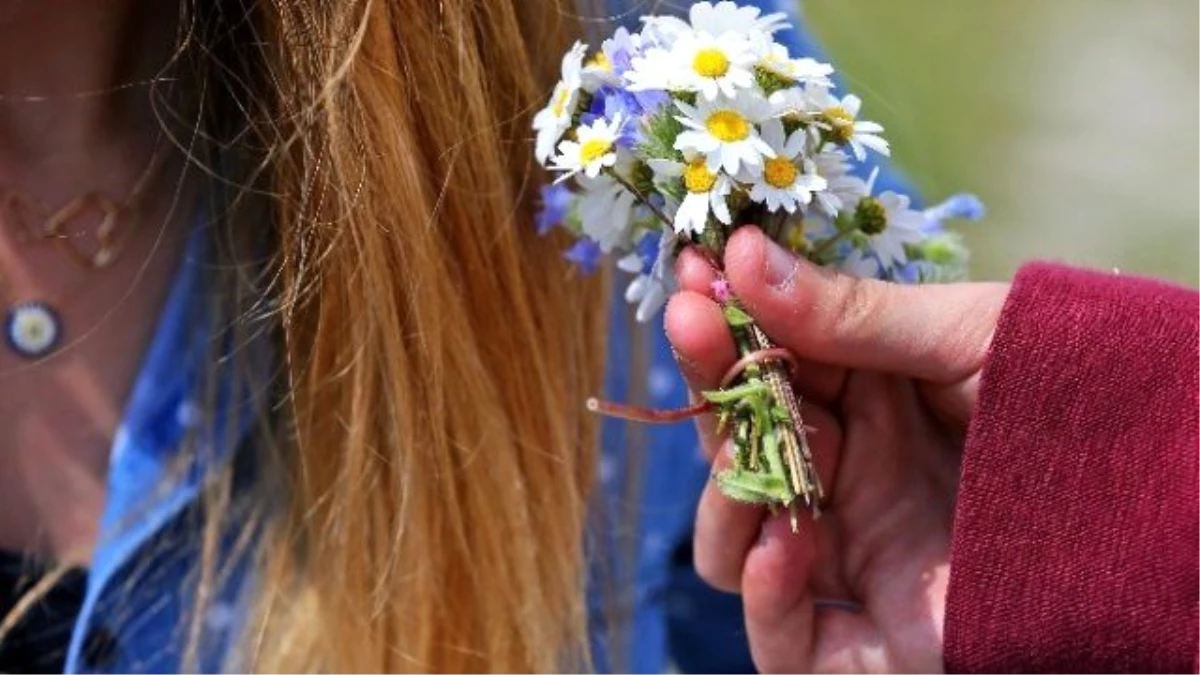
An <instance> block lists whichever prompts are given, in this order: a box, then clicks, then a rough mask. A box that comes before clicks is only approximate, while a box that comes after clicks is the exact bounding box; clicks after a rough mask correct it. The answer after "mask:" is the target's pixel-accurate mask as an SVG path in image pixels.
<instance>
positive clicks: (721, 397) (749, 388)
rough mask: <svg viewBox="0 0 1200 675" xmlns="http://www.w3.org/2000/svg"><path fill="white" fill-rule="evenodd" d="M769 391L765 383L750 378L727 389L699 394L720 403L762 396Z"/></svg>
mask: <svg viewBox="0 0 1200 675" xmlns="http://www.w3.org/2000/svg"><path fill="white" fill-rule="evenodd" d="M769 391H770V389H769V388H768V387H767V384H766V383H765V382H763V381H762V380H752V381H750V382H746V383H745V384H739V385H738V386H736V387H731V388H729V389H716V390H712V391H706V392H702V393H701V394H700V395H701V396H703V397H704V398H706V399H708V400H709V401H712V402H713V403H716V404H718V405H720V404H722V403H736V402H738V401H741V400H742V399H745V398H749V397H752V396H762V395H764V394H766V393H768V392H769Z"/></svg>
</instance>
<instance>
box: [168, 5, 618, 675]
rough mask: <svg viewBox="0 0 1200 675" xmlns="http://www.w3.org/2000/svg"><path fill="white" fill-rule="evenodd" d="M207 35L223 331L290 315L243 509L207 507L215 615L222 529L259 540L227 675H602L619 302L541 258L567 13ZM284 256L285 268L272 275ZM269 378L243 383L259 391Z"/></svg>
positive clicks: (442, 14) (201, 33)
mask: <svg viewBox="0 0 1200 675" xmlns="http://www.w3.org/2000/svg"><path fill="white" fill-rule="evenodd" d="M190 11H191V12H194V15H192V16H190V17H187V19H188V20H187V21H185V22H184V24H185V30H186V31H191V33H192V34H191V35H189V36H188V37H187V40H190V41H191V43H192V44H193V46H194V47H195V48H194V49H191V52H192V57H191V60H190V61H188V60H187V59H185V61H187V62H189V63H190V64H191V65H192V66H194V67H195V68H197V69H198V72H199V73H201V75H200V77H201V79H202V80H203V90H204V91H205V92H206V96H207V98H206V99H205V100H203V101H200V104H201V108H202V110H203V115H204V119H203V123H202V124H201V134H200V136H201V137H202V139H201V140H203V141H207V145H205V148H207V161H208V162H209V163H210V164H211V165H214V166H219V167H220V174H219V175H218V176H217V178H216V179H215V180H216V181H217V182H218V183H219V184H220V185H223V186H224V187H225V190H224V192H226V193H227V196H226V197H223V198H221V199H219V200H218V204H217V210H218V216H219V217H218V222H220V223H221V224H222V227H221V228H219V230H218V234H219V235H220V236H219V237H218V241H219V245H218V249H219V250H220V251H221V255H222V257H223V263H222V264H221V265H218V266H217V270H218V274H219V277H220V279H221V282H220V283H221V284H222V288H224V289H225V293H224V294H223V296H222V301H223V306H222V311H223V312H224V314H225V316H226V317H227V318H228V319H229V322H230V324H231V325H232V327H233V328H234V329H236V331H240V332H242V333H253V332H261V330H262V325H261V322H258V321H254V320H252V319H253V318H254V317H253V316H251V315H250V314H248V309H251V310H252V311H253V312H255V313H256V314H257V315H261V314H263V312H264V309H263V303H262V302H261V298H262V296H263V294H265V295H266V296H267V297H268V298H270V299H271V300H272V302H273V305H271V306H269V307H267V310H266V311H269V312H271V313H272V314H273V316H274V317H275V318H276V319H277V324H276V325H277V330H276V331H275V333H274V335H276V338H277V340H276V345H277V350H278V353H277V356H278V358H279V361H280V369H281V372H280V373H277V374H276V377H277V379H276V381H275V383H276V384H277V385H278V387H277V389H278V390H279V393H278V394H277V395H276V396H264V397H260V398H259V399H257V401H258V404H259V408H260V409H259V412H258V415H257V418H258V422H259V425H258V433H257V434H256V440H255V442H254V443H253V445H254V446H255V447H256V448H257V449H258V450H261V451H262V452H261V454H260V456H259V457H258V458H257V460H256V462H257V465H258V469H257V475H258V479H257V480H256V481H255V483H254V486H253V487H252V490H251V492H249V493H246V494H249V495H250V497H249V500H248V501H245V500H243V501H239V500H238V498H237V494H238V493H235V491H234V490H232V488H231V487H230V484H229V483H230V481H231V480H232V477H231V475H226V476H224V477H214V480H213V484H212V485H211V486H210V487H209V489H208V491H207V493H206V504H207V506H208V511H209V512H210V513H209V519H208V534H206V536H205V537H204V550H205V553H204V555H203V556H202V569H201V571H200V573H199V574H198V576H197V579H198V581H197V586H196V596H197V602H196V605H197V607H201V608H202V607H203V605H204V604H205V601H206V599H208V598H209V597H210V596H212V595H213V589H214V588H215V586H216V584H217V581H218V580H219V579H220V577H221V573H220V567H221V564H222V560H221V555H222V554H221V553H220V540H221V536H220V534H219V532H220V531H221V530H222V528H227V527H228V526H229V525H230V524H231V522H239V523H250V522H261V523H262V526H261V527H255V528H251V527H246V532H251V531H252V532H253V533H254V534H253V535H252V536H251V535H247V536H246V537H245V538H244V540H243V541H242V542H241V545H242V546H243V547H245V548H248V549H250V550H251V551H253V552H254V553H255V560H256V562H257V571H256V572H255V574H254V576H253V580H252V581H251V588H252V593H253V597H254V601H253V603H252V604H253V607H254V610H253V612H252V613H251V615H250V616H249V617H248V619H247V621H246V626H245V628H244V629H243V631H242V632H243V635H242V641H241V644H242V647H241V649H240V650H239V651H238V652H237V654H236V656H235V658H236V659H237V661H236V663H232V662H231V663H232V665H231V666H230V667H235V668H245V669H256V670H265V671H281V672H294V671H312V670H328V671H335V672H369V671H390V672H401V671H438V672H441V671H481V670H487V671H494V672H507V671H547V670H558V669H562V668H567V669H572V668H581V667H586V652H587V646H586V615H585V603H584V582H585V570H584V558H583V545H584V524H585V521H586V517H585V516H586V511H587V500H588V491H589V486H590V484H591V482H592V471H593V465H594V463H595V461H594V460H595V444H596V443H595V442H596V438H595V429H594V422H593V420H592V419H591V418H589V416H588V415H587V413H586V412H585V411H584V408H583V406H582V401H583V400H584V399H585V397H586V396H587V395H588V394H589V393H591V392H594V391H596V390H597V389H598V388H599V386H600V378H601V359H602V355H603V345H602V340H603V337H604V333H605V330H604V325H603V295H604V294H603V292H602V284H603V279H602V278H599V277H598V278H594V279H590V280H584V279H580V278H577V275H575V274H574V273H573V272H572V271H571V270H570V269H569V267H568V266H567V265H566V264H565V263H564V262H563V261H562V260H561V250H562V247H563V241H562V240H560V239H557V238H554V237H539V236H537V235H536V234H535V232H534V228H533V227H532V225H531V224H532V222H533V217H534V209H535V201H536V193H537V190H536V187H537V186H538V185H539V184H540V183H541V182H542V181H543V180H544V178H543V177H542V176H540V175H538V173H536V172H535V170H534V167H533V166H532V164H531V156H532V150H531V147H530V138H529V137H530V132H529V120H530V117H531V112H532V111H534V110H535V109H536V108H537V107H539V106H540V105H541V104H542V103H543V101H544V98H545V96H546V95H547V93H548V91H549V89H550V86H551V85H552V84H553V81H554V79H555V78H556V75H557V64H558V61H559V59H560V56H561V54H562V53H563V51H564V50H565V48H566V46H567V44H568V39H569V38H570V37H572V36H571V33H573V32H574V31H575V30H576V29H577V27H576V26H575V25H573V23H572V18H571V17H572V16H573V10H572V11H564V10H563V9H562V8H560V7H559V6H558V5H557V3H555V2H553V1H552V0H359V1H350V0H345V1H339V2H325V1H323V0H307V1H299V0H295V1H293V0H276V2H274V3H249V2H245V3H243V2H242V0H230V1H226V2H219V3H218V2H213V3H211V6H210V5H209V4H207V3H202V2H197V3H196V6H195V7H194V8H192V9H191V10H190ZM185 51H187V50H185ZM193 154H195V155H199V156H204V155H205V151H204V149H203V148H202V149H200V150H196V151H194V153H193ZM264 231H268V232H269V234H270V236H269V243H268V245H269V246H270V247H271V248H272V249H273V251H274V253H273V257H272V260H271V264H270V265H268V266H267V267H266V269H265V270H262V272H263V273H262V274H259V275H258V276H255V274H254V272H255V270H258V269H260V268H261V266H258V267H256V266H255V263H254V262H253V260H252V258H253V251H254V249H255V246H256V245H255V243H254V241H253V240H254V239H255V236H256V235H261V234H262V233H263V232H264ZM236 331H235V332H236ZM232 342H233V343H235V344H240V343H241V341H240V340H239V339H234V340H232ZM229 343H230V341H229V340H224V341H222V342H221V344H223V345H225V346H226V347H227V346H228V344H229ZM250 365H253V364H250ZM260 370H261V369H260ZM253 371H254V368H252V367H251V368H243V369H240V370H238V372H239V373H241V374H242V375H244V376H245V378H249V380H250V386H248V387H247V388H248V389H250V390H252V391H260V390H262V389H263V387H264V386H265V385H264V383H262V382H258V383H255V382H253V381H252V377H251V376H250V375H247V373H250V372H253ZM229 473H230V474H231V473H232V472H229ZM199 612H200V610H197V612H196V618H195V619H194V621H193V626H192V628H191V629H190V630H189V634H190V635H191V638H192V639H190V640H189V642H190V643H191V645H190V647H189V656H190V657H191V658H195V657H196V651H197V650H198V649H200V648H199V647H198V646H197V644H198V643H199V640H198V639H197V636H198V635H199V633H200V632H201V630H200V628H199V627H198V626H199V618H198V617H199ZM186 667H187V666H186V665H185V668H186Z"/></svg>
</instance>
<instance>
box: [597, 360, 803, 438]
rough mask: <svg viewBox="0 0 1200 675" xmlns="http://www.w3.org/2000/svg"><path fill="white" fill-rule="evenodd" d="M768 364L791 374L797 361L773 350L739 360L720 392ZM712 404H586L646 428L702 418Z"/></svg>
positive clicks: (602, 402)
mask: <svg viewBox="0 0 1200 675" xmlns="http://www.w3.org/2000/svg"><path fill="white" fill-rule="evenodd" d="M767 361H786V362H787V363H788V365H789V366H791V367H792V369H793V370H795V368H796V364H797V361H796V357H795V356H794V355H793V354H792V353H791V352H790V351H788V350H786V349H784V348H783V347H772V348H770V349H760V350H758V351H755V352H750V353H749V354H747V355H745V356H743V357H742V358H740V359H738V360H737V362H735V363H734V364H733V365H732V366H730V367H729V370H727V371H725V376H724V377H722V378H721V387H720V388H721V389H724V388H725V387H728V386H729V384H730V383H731V382H733V381H734V380H736V379H737V378H738V377H739V376H740V375H741V374H742V373H743V372H744V371H745V370H746V369H747V368H749V367H750V366H752V365H755V364H759V363H764V362H767ZM712 408H713V403H712V402H711V401H707V400H705V401H699V402H697V403H694V404H692V405H689V406H685V407H682V408H666V409H663V408H648V407H644V406H638V405H628V404H625V403H615V402H613V401H604V400H601V399H599V398H596V397H592V398H589V399H588V400H587V409H588V410H589V411H591V412H594V413H596V414H599V415H603V416H605V417H616V418H619V419H623V420H629V421H632V422H645V423H647V424H671V423H673V422H681V421H683V420H686V419H690V418H692V417H697V416H699V415H703V414H704V413H706V412H708V411H709V410H712Z"/></svg>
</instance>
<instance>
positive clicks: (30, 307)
mask: <svg viewBox="0 0 1200 675" xmlns="http://www.w3.org/2000/svg"><path fill="white" fill-rule="evenodd" d="M61 336H62V320H61V319H60V318H59V316H58V312H56V311H55V310H54V308H53V307H51V306H50V305H48V304H46V303H44V302H39V301H36V300H35V301H30V302H21V303H18V304H15V305H13V306H11V307H9V308H8V311H7V312H6V313H5V316H4V337H5V339H6V341H7V342H8V347H9V349H11V350H12V351H13V352H15V353H16V354H17V356H20V357H21V358H25V359H29V360H31V361H32V360H36V359H40V358H42V357H44V356H46V355H48V354H49V353H50V352H53V351H54V349H55V347H57V346H58V341H59V338H60V337H61Z"/></svg>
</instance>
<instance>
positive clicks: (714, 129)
mask: <svg viewBox="0 0 1200 675" xmlns="http://www.w3.org/2000/svg"><path fill="white" fill-rule="evenodd" d="M704 126H705V127H706V128H707V129H708V133H710V134H712V135H713V136H716V137H717V140H720V141H724V142H726V143H733V142H735V141H744V140H746V139H747V138H749V137H750V123H749V122H747V121H746V118H745V117H742V115H741V113H738V112H736V111H734V110H718V111H716V112H714V113H713V114H711V115H709V116H708V119H707V120H705V121H704Z"/></svg>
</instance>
